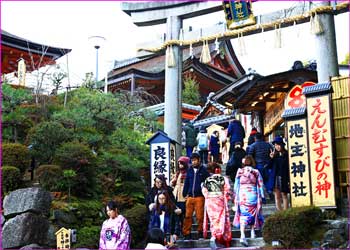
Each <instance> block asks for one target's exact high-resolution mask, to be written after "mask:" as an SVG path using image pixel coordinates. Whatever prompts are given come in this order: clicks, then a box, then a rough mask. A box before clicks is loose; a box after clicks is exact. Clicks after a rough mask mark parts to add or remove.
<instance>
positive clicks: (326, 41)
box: [122, 1, 349, 158]
mask: <svg viewBox="0 0 350 250" xmlns="http://www.w3.org/2000/svg"><path fill="white" fill-rule="evenodd" d="M313 4H314V3H313ZM314 6H321V7H322V6H323V7H324V9H325V10H329V9H331V10H332V8H334V6H333V7H331V6H330V3H329V2H318V3H317V4H314ZM304 8H305V6H302V7H301V8H297V7H295V8H294V9H293V10H292V11H291V10H282V11H277V12H274V13H269V14H266V15H264V16H260V17H259V21H260V25H261V27H263V24H268V23H271V22H273V21H276V20H280V19H281V18H283V22H282V23H280V25H281V27H282V28H284V27H288V26H291V25H294V24H301V23H304V22H308V21H309V20H310V15H309V16H307V15H306V16H305V17H304V12H305V9H304ZM122 10H123V11H124V12H126V13H127V14H128V15H130V16H131V17H132V19H133V22H134V24H136V25H137V26H149V25H156V24H161V23H166V26H167V28H166V30H167V32H166V42H165V44H166V43H167V42H168V45H169V44H172V45H173V51H174V59H175V63H176V66H174V67H167V65H166V67H165V98H164V99H165V114H164V131H165V132H166V133H167V134H168V136H169V137H170V138H172V139H173V140H175V141H177V142H180V141H181V103H182V96H181V93H182V84H181V82H182V79H181V71H182V50H181V47H180V44H177V43H172V42H171V41H172V40H179V35H180V29H181V28H182V21H183V19H186V18H192V17H197V16H201V15H205V14H209V13H213V12H217V11H223V8H222V2H221V1H219V2H214V1H213V2H147V3H145V2H143V3H122ZM345 11H349V3H345V5H344V6H343V7H342V8H339V9H337V8H334V10H333V12H334V13H341V12H345ZM333 12H330V11H319V18H320V21H321V22H322V24H323V29H324V32H323V33H322V34H318V35H317V36H316V37H315V41H316V51H317V57H316V61H317V73H318V82H328V81H329V79H330V77H333V76H338V75H339V70H338V59H337V48H336V39H335V27H334V13H333ZM287 13H288V15H287ZM291 15H299V16H302V18H300V20H299V19H298V22H295V21H293V19H292V18H291ZM284 18H286V19H285V20H284ZM288 18H289V19H288ZM291 20H292V21H291ZM266 27H267V28H265V30H266V31H267V30H271V29H273V27H270V26H269V25H267V26H266ZM211 32H212V33H213V32H215V31H213V29H211ZM220 32H222V30H221V31H216V33H220ZM258 32H261V29H260V30H259V27H257V28H256V29H255V30H253V29H252V30H251V31H249V32H247V33H245V36H247V35H252V34H256V33H258ZM209 33H210V32H209ZM203 34H208V32H205V31H203ZM238 34H239V33H235V32H233V33H232V36H222V37H219V40H223V39H231V38H234V37H237V35H238ZM193 35H194V33H192V34H191V32H187V33H186V32H185V33H184V37H185V38H187V39H189V38H191V37H193ZM197 37H198V36H197ZM197 37H196V38H197ZM208 37H210V36H209V35H208ZM193 38H194V37H193ZM207 39H208V40H212V38H211V39H210V38H207ZM203 40H204V38H203V39H200V40H198V41H197V43H201V42H202V41H203ZM184 45H185V46H188V45H189V44H188V43H187V44H186V43H185V42H184V43H183V44H182V46H184ZM164 46H165V47H164ZM164 48H166V45H163V46H162V47H161V48H160V49H158V50H162V49H164ZM158 50H156V51H158ZM149 51H152V50H149ZM167 53H168V50H167V51H166V56H168V55H167ZM180 153H181V148H180V147H177V152H176V158H178V156H179V155H180Z"/></svg>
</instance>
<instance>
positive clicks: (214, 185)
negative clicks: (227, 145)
mask: <svg viewBox="0 0 350 250" xmlns="http://www.w3.org/2000/svg"><path fill="white" fill-rule="evenodd" d="M208 169H212V170H213V172H214V174H213V175H211V176H209V177H208V178H207V179H206V180H205V182H204V185H203V188H202V193H203V195H204V198H205V205H204V207H205V211H206V212H204V221H203V235H204V238H206V235H207V225H208V221H207V217H209V220H210V231H211V235H212V236H211V239H210V246H211V248H216V246H217V244H221V245H223V246H224V247H230V243H231V239H232V236H231V224H230V211H229V208H228V201H229V200H230V199H231V192H230V189H231V187H230V183H229V180H228V178H227V177H226V176H223V175H221V167H220V165H218V164H217V163H215V162H213V163H209V166H208Z"/></svg>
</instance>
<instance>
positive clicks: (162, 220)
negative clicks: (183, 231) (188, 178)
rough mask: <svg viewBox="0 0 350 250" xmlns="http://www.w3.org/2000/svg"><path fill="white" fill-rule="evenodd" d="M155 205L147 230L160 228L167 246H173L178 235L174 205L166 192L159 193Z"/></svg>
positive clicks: (178, 229)
mask: <svg viewBox="0 0 350 250" xmlns="http://www.w3.org/2000/svg"><path fill="white" fill-rule="evenodd" d="M156 200H157V201H156V205H155V207H154V208H153V210H152V211H151V220H150V223H149V229H152V228H160V229H161V230H162V231H163V232H164V234H165V236H166V237H167V239H166V242H167V243H168V244H174V243H175V241H176V240H177V238H178V236H179V234H180V228H179V226H178V223H177V222H178V220H177V218H176V216H177V215H176V213H175V209H176V206H175V204H174V203H173V202H172V201H171V200H170V196H169V193H168V192H167V191H161V192H160V193H159V194H158V195H157V199H156Z"/></svg>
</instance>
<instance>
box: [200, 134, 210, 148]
mask: <svg viewBox="0 0 350 250" xmlns="http://www.w3.org/2000/svg"><path fill="white" fill-rule="evenodd" d="M198 136H199V138H198V148H199V150H208V138H207V134H205V133H200V134H199V135H198Z"/></svg>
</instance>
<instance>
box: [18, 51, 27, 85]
mask: <svg viewBox="0 0 350 250" xmlns="http://www.w3.org/2000/svg"><path fill="white" fill-rule="evenodd" d="M17 76H18V85H20V86H25V85H26V63H25V61H24V59H23V58H21V59H20V60H19V61H18V71H17Z"/></svg>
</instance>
